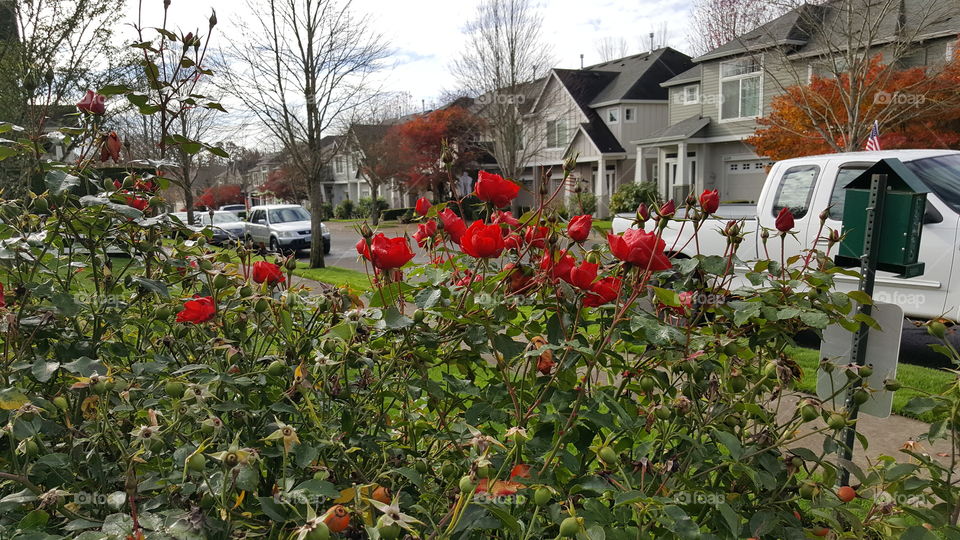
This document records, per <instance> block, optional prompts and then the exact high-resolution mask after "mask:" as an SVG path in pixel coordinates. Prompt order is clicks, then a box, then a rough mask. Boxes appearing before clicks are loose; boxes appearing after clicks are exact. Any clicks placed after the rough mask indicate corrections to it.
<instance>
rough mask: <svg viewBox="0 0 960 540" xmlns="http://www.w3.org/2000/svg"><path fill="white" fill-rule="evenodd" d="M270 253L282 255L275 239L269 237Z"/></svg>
mask: <svg viewBox="0 0 960 540" xmlns="http://www.w3.org/2000/svg"><path fill="white" fill-rule="evenodd" d="M270 251H272V252H274V253H277V254H280V255H283V251H282V250H281V249H280V244H279V243H278V242H277V239H276V238H274V237H272V236H271V237H270Z"/></svg>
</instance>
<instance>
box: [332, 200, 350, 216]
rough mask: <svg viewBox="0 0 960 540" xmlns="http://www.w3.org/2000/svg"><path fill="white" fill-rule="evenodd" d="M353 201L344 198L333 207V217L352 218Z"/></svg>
mask: <svg viewBox="0 0 960 540" xmlns="http://www.w3.org/2000/svg"><path fill="white" fill-rule="evenodd" d="M353 214H354V209H353V201H351V200H350V199H344V200H342V201H340V204H338V205H337V207H336V208H334V209H333V217H335V218H336V219H350V218H352V217H353Z"/></svg>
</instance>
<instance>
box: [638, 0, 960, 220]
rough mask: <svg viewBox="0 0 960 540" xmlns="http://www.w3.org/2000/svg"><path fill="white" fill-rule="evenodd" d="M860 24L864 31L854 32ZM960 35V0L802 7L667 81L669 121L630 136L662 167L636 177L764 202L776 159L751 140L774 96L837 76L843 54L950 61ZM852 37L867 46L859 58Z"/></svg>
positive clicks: (672, 194)
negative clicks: (761, 198)
mask: <svg viewBox="0 0 960 540" xmlns="http://www.w3.org/2000/svg"><path fill="white" fill-rule="evenodd" d="M884 8H885V9H884ZM852 17H854V18H855V17H861V18H862V19H863V21H856V20H853V21H851V18H852ZM851 28H857V29H865V30H860V31H859V35H853V34H852V31H851V30H849V29H851ZM864 32H869V34H870V35H863V33H864ZM958 33H960V4H958V3H957V0H899V1H892V0H835V1H832V2H827V3H825V4H822V5H809V4H805V5H802V6H800V7H798V8H796V9H793V10H791V11H789V12H787V13H786V14H784V15H783V16H781V17H779V18H777V19H775V20H773V21H771V22H769V23H767V24H765V25H762V26H760V27H759V28H756V29H754V30H752V31H751V32H748V33H746V34H744V35H742V36H740V37H739V38H737V39H735V40H733V41H730V42H729V43H726V44H724V45H722V46H720V47H718V48H716V49H714V50H712V51H710V52H708V53H706V54H704V55H702V56H700V57H698V58H694V62H695V63H696V65H694V66H692V67H690V68H689V69H687V70H684V71H683V72H682V73H679V74H678V75H676V76H674V77H672V78H670V79H668V80H666V81H665V82H663V83H662V85H661V86H662V87H663V88H664V89H665V90H667V91H669V97H670V99H669V107H668V122H667V125H665V126H664V127H663V128H662V129H659V130H657V131H654V132H652V133H649V134H648V135H645V136H641V137H636V138H634V139H632V140H631V146H633V147H634V151H635V153H636V154H638V155H644V156H647V155H655V156H656V159H655V165H653V166H651V167H639V168H637V170H636V181H637V182H656V183H657V184H658V186H659V188H660V193H661V195H662V196H664V197H666V198H672V199H675V200H682V199H683V198H685V197H686V195H687V194H689V193H698V192H700V191H701V190H703V189H719V190H720V194H721V197H722V198H723V200H724V201H725V202H734V201H739V202H753V201H756V199H757V197H758V196H759V195H760V190H761V188H762V186H763V182H764V179H765V177H766V172H767V169H768V167H769V166H770V165H771V162H770V161H769V160H767V159H764V157H763V156H758V155H756V154H755V153H754V151H753V149H752V148H751V147H749V146H748V145H746V144H744V143H743V140H744V139H746V138H747V137H749V136H750V135H752V134H753V133H754V131H755V130H756V128H757V124H756V119H757V117H761V116H766V115H767V114H769V113H770V103H771V100H772V99H773V98H774V97H775V96H777V95H779V94H782V93H783V92H784V89H785V88H787V87H790V86H796V85H798V84H806V83H808V82H809V80H810V77H811V76H813V75H814V74H817V75H820V76H830V75H831V73H832V72H833V70H834V69H835V68H836V67H837V66H838V59H840V58H851V57H855V55H856V54H861V55H863V56H867V57H872V56H873V55H875V54H883V55H885V57H886V58H891V56H894V55H892V54H891V51H892V50H894V47H897V48H898V49H897V50H899V51H900V52H898V53H897V54H896V55H895V58H894V60H896V62H897V64H898V65H899V66H902V67H904V68H906V67H915V66H936V65H938V64H939V65H942V64H943V63H944V62H946V61H948V60H949V59H952V58H953V51H954V50H955V46H956V43H957V36H958ZM848 38H849V39H848ZM848 42H849V43H853V44H854V45H853V48H854V49H855V50H856V51H860V52H857V53H854V55H851V54H850V48H847V47H846V45H845V44H846V43H848ZM903 47H909V49H908V50H909V53H908V54H903V52H902V51H903ZM845 51H846V52H845ZM839 69H840V70H843V69H845V68H844V67H843V65H840V66H839Z"/></svg>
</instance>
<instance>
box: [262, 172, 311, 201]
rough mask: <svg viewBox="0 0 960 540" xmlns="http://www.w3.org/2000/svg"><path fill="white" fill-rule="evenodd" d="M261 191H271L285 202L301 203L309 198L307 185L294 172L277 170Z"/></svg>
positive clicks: (272, 173) (268, 178) (271, 174)
mask: <svg viewBox="0 0 960 540" xmlns="http://www.w3.org/2000/svg"><path fill="white" fill-rule="evenodd" d="M260 191H262V192H266V191H269V192H270V193H273V195H274V196H275V197H277V198H278V199H280V200H281V201H283V202H288V203H299V202H301V201H303V200H305V199H306V198H307V183H306V182H304V180H303V178H301V177H299V176H298V175H297V174H296V173H295V172H294V171H291V170H289V169H277V170H275V171H273V172H271V173H270V176H268V177H267V181H266V182H265V183H264V184H263V185H262V186H260Z"/></svg>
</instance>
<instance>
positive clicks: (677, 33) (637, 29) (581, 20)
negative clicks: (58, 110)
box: [133, 0, 690, 105]
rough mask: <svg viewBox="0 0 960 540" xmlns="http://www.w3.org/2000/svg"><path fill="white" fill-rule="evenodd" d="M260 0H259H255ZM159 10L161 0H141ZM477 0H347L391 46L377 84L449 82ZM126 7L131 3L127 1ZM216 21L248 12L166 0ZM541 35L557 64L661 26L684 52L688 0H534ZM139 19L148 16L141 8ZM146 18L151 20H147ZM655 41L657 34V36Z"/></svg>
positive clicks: (431, 90) (407, 87) (198, 0)
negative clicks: (212, 15) (540, 19)
mask: <svg viewBox="0 0 960 540" xmlns="http://www.w3.org/2000/svg"><path fill="white" fill-rule="evenodd" d="M260 1H263V0H260ZM143 3H144V4H145V5H146V6H147V7H146V9H148V10H149V9H154V10H156V11H155V12H153V13H152V15H153V16H159V14H160V12H161V9H160V6H161V5H162V2H161V0H144V1H143ZM478 3H479V0H408V1H405V2H398V1H393V0H389V1H388V0H354V1H353V5H354V8H355V9H356V10H358V11H360V12H362V13H365V14H368V15H370V17H371V18H372V20H373V24H374V27H375V29H376V30H377V31H378V32H380V33H382V34H383V36H384V37H385V38H386V40H387V41H388V42H389V43H390V46H391V49H392V51H393V58H392V60H391V62H392V65H391V67H390V69H388V70H386V71H385V72H384V74H383V77H384V81H383V83H382V84H383V87H384V88H385V89H389V90H392V91H404V92H409V93H410V95H411V97H412V101H413V102H414V103H416V104H419V103H420V102H421V100H423V101H425V102H426V103H427V104H428V105H429V104H430V103H431V102H432V101H433V100H434V99H435V98H437V97H438V96H439V95H440V94H441V93H442V92H443V90H444V89H452V88H453V87H454V86H455V84H454V81H453V79H452V77H451V76H450V75H449V72H448V66H449V65H450V62H451V61H452V60H453V59H454V58H455V57H456V56H457V53H458V51H460V50H461V49H462V48H463V45H464V38H463V32H464V27H465V24H466V23H467V21H468V20H469V19H470V17H471V16H472V15H473V13H474V12H475V9H476V6H477V4H478ZM133 4H134V5H133V9H135V8H136V4H135V3H133ZM211 8H216V10H217V18H218V20H219V21H220V26H218V30H220V32H219V33H218V34H215V36H214V38H215V39H217V37H218V36H219V37H220V38H222V37H224V36H234V37H235V36H236V35H242V31H243V27H244V23H245V20H246V19H247V18H248V17H250V8H249V7H248V6H247V2H246V0H172V3H171V13H170V15H171V16H170V20H171V23H170V24H169V26H171V27H179V28H184V29H187V30H189V29H193V28H197V27H200V28H205V27H206V18H207V17H208V16H209V13H210V9H211ZM539 9H540V12H541V13H542V15H543V19H544V25H543V30H544V39H545V41H546V42H547V45H548V46H549V47H551V48H552V50H553V55H554V57H555V58H556V59H557V66H555V67H566V68H578V67H580V55H581V54H583V55H584V63H585V64H586V65H590V64H591V63H596V62H599V61H600V57H599V54H598V52H597V42H599V41H600V40H602V39H603V38H605V37H609V38H614V39H620V38H622V39H624V40H625V41H626V43H627V46H628V53H630V54H633V53H638V52H642V51H645V50H647V49H649V37H648V36H649V33H650V32H656V33H657V34H658V36H659V35H660V34H661V33H663V30H664V29H666V34H667V44H668V45H670V46H672V47H674V48H677V49H679V50H681V51H685V52H688V47H687V32H688V29H689V24H688V21H689V11H690V0H626V1H613V0H586V1H584V0H540V4H539ZM147 15H148V17H147V18H146V20H151V19H152V18H153V17H150V15H151V13H150V12H149V11H148V13H147ZM153 20H156V19H155V18H153ZM657 40H658V41H659V40H660V38H659V37H658V38H657Z"/></svg>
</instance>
